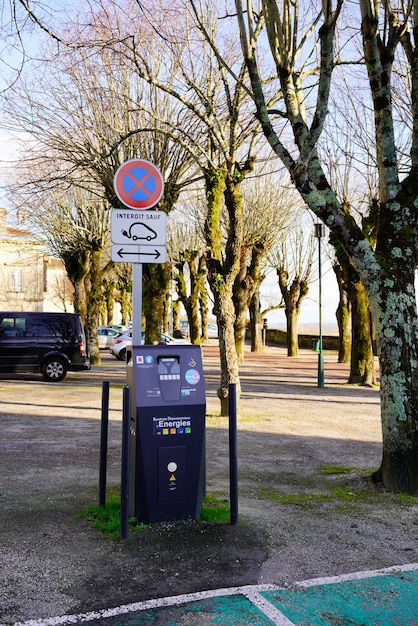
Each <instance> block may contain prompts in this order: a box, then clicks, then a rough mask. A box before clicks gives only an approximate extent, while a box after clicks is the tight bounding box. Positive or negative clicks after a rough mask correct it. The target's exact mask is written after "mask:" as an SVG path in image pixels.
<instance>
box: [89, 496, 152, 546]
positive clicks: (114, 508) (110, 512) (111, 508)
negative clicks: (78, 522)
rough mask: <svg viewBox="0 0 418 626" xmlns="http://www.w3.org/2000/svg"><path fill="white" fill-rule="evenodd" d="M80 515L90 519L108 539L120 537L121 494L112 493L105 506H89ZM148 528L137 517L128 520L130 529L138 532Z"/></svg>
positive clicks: (93, 525) (94, 526) (92, 524)
mask: <svg viewBox="0 0 418 626" xmlns="http://www.w3.org/2000/svg"><path fill="white" fill-rule="evenodd" d="M80 517H82V518H84V519H86V520H88V521H89V522H90V523H91V526H92V528H97V530H99V531H100V532H101V533H103V534H104V535H105V536H106V537H107V538H108V539H119V537H120V496H119V495H116V494H112V495H110V496H109V497H108V498H107V500H106V505H105V506H99V505H96V506H88V507H86V508H85V509H84V510H83V511H82V513H81V514H80ZM144 528H147V525H146V524H138V523H137V520H136V519H135V518H132V519H130V520H129V521H128V529H129V530H130V531H132V532H138V531H140V530H143V529H144Z"/></svg>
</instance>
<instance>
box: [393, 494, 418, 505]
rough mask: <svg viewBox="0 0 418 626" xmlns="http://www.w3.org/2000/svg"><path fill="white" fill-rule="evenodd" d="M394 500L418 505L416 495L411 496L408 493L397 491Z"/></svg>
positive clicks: (404, 503)
mask: <svg viewBox="0 0 418 626" xmlns="http://www.w3.org/2000/svg"><path fill="white" fill-rule="evenodd" d="M395 497H396V501H397V502H399V504H403V505H405V506H418V496H412V495H410V494H409V493H397V494H396V496H395Z"/></svg>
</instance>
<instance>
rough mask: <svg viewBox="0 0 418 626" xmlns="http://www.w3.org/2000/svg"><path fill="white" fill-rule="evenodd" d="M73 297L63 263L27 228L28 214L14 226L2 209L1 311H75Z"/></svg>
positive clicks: (21, 214)
mask: <svg viewBox="0 0 418 626" xmlns="http://www.w3.org/2000/svg"><path fill="white" fill-rule="evenodd" d="M71 296H72V287H71V283H70V281H69V280H68V278H67V275H66V272H65V268H64V266H63V264H62V262H61V261H59V260H58V259H54V258H53V257H51V256H49V255H48V254H47V252H46V250H45V245H44V243H43V242H42V241H40V240H39V239H38V238H36V237H35V236H34V235H33V233H31V232H30V231H29V230H28V229H27V227H26V224H25V214H24V212H22V211H20V212H19V213H18V217H17V223H16V226H14V227H12V226H9V225H8V222H7V209H4V208H0V310H2V311H68V312H72V311H73V307H72V302H71V300H72V297H71Z"/></svg>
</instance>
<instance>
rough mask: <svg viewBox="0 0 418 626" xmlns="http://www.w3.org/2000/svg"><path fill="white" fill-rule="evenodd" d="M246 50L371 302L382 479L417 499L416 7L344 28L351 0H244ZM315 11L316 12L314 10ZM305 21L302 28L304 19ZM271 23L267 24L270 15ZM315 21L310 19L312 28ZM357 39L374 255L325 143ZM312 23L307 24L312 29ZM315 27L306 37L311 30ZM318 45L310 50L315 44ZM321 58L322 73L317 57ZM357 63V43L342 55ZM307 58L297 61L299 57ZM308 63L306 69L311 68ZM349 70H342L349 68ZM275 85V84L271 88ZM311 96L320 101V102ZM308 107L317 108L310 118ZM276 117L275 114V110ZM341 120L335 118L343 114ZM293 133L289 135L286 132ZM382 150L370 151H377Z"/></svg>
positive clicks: (315, 206)
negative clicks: (266, 77) (269, 71)
mask: <svg viewBox="0 0 418 626" xmlns="http://www.w3.org/2000/svg"><path fill="white" fill-rule="evenodd" d="M235 5H236V9H237V12H238V19H239V24H240V32H241V43H242V48H243V52H244V56H245V59H246V62H247V65H248V69H249V73H250V77H251V83H252V91H253V96H254V100H255V104H256V108H257V115H258V117H259V119H260V121H261V123H262V125H263V130H264V133H265V136H266V138H267V139H268V141H269V143H270V145H271V147H272V148H273V150H274V151H275V152H276V154H278V155H279V156H280V158H281V159H282V161H283V163H284V164H285V165H286V167H287V168H288V170H289V172H290V174H291V176H292V180H293V181H294V183H295V185H296V187H297V189H298V190H299V192H300V193H301V195H302V197H303V199H304V201H305V202H306V204H307V206H308V207H309V208H310V209H311V210H312V211H313V212H314V213H315V215H316V216H317V217H318V218H319V219H321V220H322V221H323V222H324V223H325V224H326V225H327V226H328V228H329V229H330V231H331V233H332V235H333V236H334V237H335V238H336V239H337V240H338V241H339V242H340V243H341V245H342V246H343V247H344V249H345V251H346V253H347V255H348V256H349V257H350V258H351V259H352V261H353V263H354V265H355V267H356V269H357V271H358V272H359V275H360V277H361V280H362V283H363V285H364V288H365V290H366V293H367V296H368V298H369V302H370V307H371V311H372V315H373V321H374V324H375V328H376V337H377V347H378V354H379V363H380V376H381V415H382V430H383V456H382V463H381V466H380V469H379V470H378V472H376V474H375V475H374V477H375V479H376V480H377V481H381V482H382V483H383V484H384V485H385V487H387V488H388V489H390V490H393V491H406V492H409V493H417V492H418V437H417V432H418V420H417V408H418V407H417V402H418V317H417V304H416V293H415V287H414V282H415V271H416V267H417V263H418V249H417V234H418V233H417V230H418V211H417V206H418V177H417V171H418V76H417V72H418V65H417V63H416V59H417V56H418V49H417V48H416V41H415V39H414V33H416V29H417V27H418V21H417V20H418V13H417V7H416V4H415V3H413V2H405V3H404V4H403V5H402V6H400V5H399V4H398V3H392V2H391V1H390V0H385V1H384V2H380V1H379V2H377V1H376V2H375V1H374V0H360V2H359V5H358V8H359V12H358V13H356V12H355V11H356V10H357V5H347V7H346V8H347V11H351V14H350V15H349V16H347V18H349V19H346V20H344V21H342V18H343V17H345V16H343V15H341V10H342V7H343V3H342V2H337V3H332V2H328V3H323V5H322V13H321V14H319V13H315V9H316V7H314V6H312V5H309V6H308V5H306V6H305V7H304V9H305V10H304V11H301V7H300V6H299V3H298V2H287V0H286V1H285V2H284V3H283V6H282V7H279V6H278V4H277V2H276V1H275V0H263V1H262V2H260V6H259V5H258V3H257V6H256V7H255V6H254V2H253V1H252V0H248V2H246V9H245V10H246V13H245V12H244V6H243V3H242V2H241V0H236V2H235ZM310 11H312V13H310ZM302 13H303V16H304V22H303V25H302V24H300V23H299V22H298V16H299V14H301V15H302ZM261 16H262V17H261ZM308 17H309V18H310V19H309V20H308ZM260 19H265V24H266V29H267V35H268V42H269V47H270V50H271V54H272V58H273V60H274V66H275V75H276V77H277V79H278V87H277V88H278V89H280V92H281V94H282V101H281V106H282V109H281V111H280V113H281V118H280V119H281V120H282V123H280V122H279V121H276V118H274V117H273V116H272V114H271V111H269V110H268V108H267V107H266V103H265V98H264V94H263V89H264V87H263V82H262V69H261V67H260V66H259V62H258V58H257V55H256V47H257V42H256V38H255V36H254V32H255V28H258V27H259V21H260ZM340 21H341V26H342V28H341V29H340V30H339V31H338V34H339V37H341V38H344V37H345V36H346V35H349V36H350V39H351V42H354V41H356V42H357V43H358V46H359V48H361V51H362V55H363V57H364V62H365V68H366V70H367V76H366V75H365V74H363V75H362V74H361V70H362V67H360V66H358V72H359V77H360V79H362V80H363V85H364V86H365V84H366V81H367V84H368V89H369V95H370V101H371V114H372V115H373V123H374V133H375V147H376V168H377V173H378V179H379V185H378V201H377V206H378V213H379V222H378V223H379V227H378V232H377V237H376V245H375V247H374V248H373V246H372V245H371V243H370V241H369V239H368V238H367V237H366V236H365V235H364V233H363V231H362V229H361V228H360V226H359V225H358V223H357V221H356V220H355V219H354V217H353V216H352V215H350V214H348V213H347V211H346V210H345V207H344V206H343V203H342V202H341V199H340V198H339V197H338V195H337V193H336V191H335V189H333V188H332V186H331V185H330V182H329V179H328V177H327V171H326V164H325V163H324V162H321V160H320V157H319V153H318V142H319V138H320V136H321V133H322V131H323V128H324V126H325V124H326V123H327V119H328V115H329V110H330V109H329V107H330V99H329V96H330V91H331V88H332V84H333V83H332V76H333V73H335V72H336V58H337V53H336V50H335V41H336V33H337V28H338V26H339V23H340ZM308 23H309V24H308ZM305 25H309V28H308V29H307V30H303V28H302V27H303V26H305ZM313 38H315V40H316V41H317V43H318V48H315V47H312V48H311V49H310V50H309V51H308V50H306V49H305V50H304V49H303V48H304V45H305V44H307V43H309V39H311V40H312V39H313ZM315 49H318V50H319V59H318V63H317V65H316V68H317V69H316V77H315V82H314V81H313V78H312V77H313V76H314V72H313V69H314V63H315V61H316V59H315V57H314V56H312V55H311V52H312V51H313V50H315ZM349 53H351V54H352V59H351V60H355V61H357V60H358V55H356V49H355V46H354V45H351V46H346V47H345V49H344V50H343V49H342V50H341V52H340V58H341V56H342V55H343V54H345V55H348V54H349ZM298 55H299V56H298ZM308 60H309V61H311V65H312V66H311V67H310V68H309V72H307V71H306V69H307V63H308ZM344 67H345V66H341V68H338V71H344ZM395 69H396V72H401V73H403V74H404V75H405V76H408V77H409V82H407V83H405V84H407V85H408V91H405V93H404V95H405V99H408V100H409V101H410V102H411V114H410V120H411V124H410V125H407V124H405V123H402V121H401V120H399V119H397V117H396V114H395V110H394V108H393V77H394V75H395ZM270 85H271V83H270ZM313 94H315V96H316V99H315V100H314V98H313ZM307 104H309V105H312V106H311V107H310V110H308V108H307ZM276 111H277V110H276ZM337 114H338V111H335V112H334V115H337ZM283 125H285V126H286V128H287V132H286V133H285V132H283V128H282V126H283ZM400 133H402V134H404V133H407V134H408V135H409V138H410V151H409V154H408V155H407V159H405V155H404V154H403V153H398V152H397V139H398V137H399V134H400ZM371 149H373V146H371Z"/></svg>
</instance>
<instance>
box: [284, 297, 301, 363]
mask: <svg viewBox="0 0 418 626" xmlns="http://www.w3.org/2000/svg"><path fill="white" fill-rule="evenodd" d="M298 321H299V309H298V308H297V307H296V306H289V307H288V308H286V330H287V333H286V344H287V356H293V357H294V356H298V354H299V335H298Z"/></svg>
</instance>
